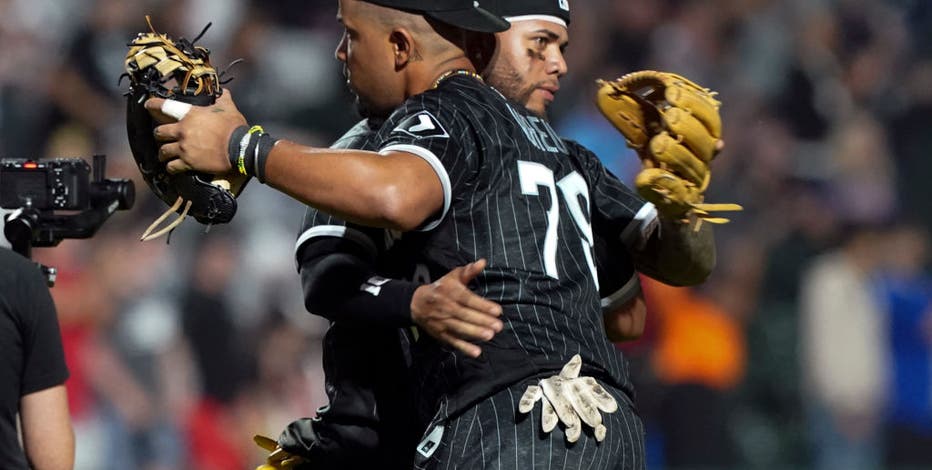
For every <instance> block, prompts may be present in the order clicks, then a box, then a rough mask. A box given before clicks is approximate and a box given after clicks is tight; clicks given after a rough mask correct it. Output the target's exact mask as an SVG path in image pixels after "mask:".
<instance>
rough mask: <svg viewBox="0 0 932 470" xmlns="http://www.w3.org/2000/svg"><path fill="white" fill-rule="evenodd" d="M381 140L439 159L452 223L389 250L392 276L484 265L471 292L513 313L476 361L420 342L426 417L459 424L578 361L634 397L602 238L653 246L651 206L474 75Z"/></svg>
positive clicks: (391, 125)
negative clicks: (605, 282)
mask: <svg viewBox="0 0 932 470" xmlns="http://www.w3.org/2000/svg"><path fill="white" fill-rule="evenodd" d="M376 140H377V141H378V142H377V145H378V148H379V151H380V152H382V153H385V152H389V151H404V152H409V153H412V154H415V155H418V156H420V157H421V158H423V159H424V160H425V161H427V162H428V163H429V164H430V165H431V166H432V167H433V168H434V170H435V171H436V173H437V176H438V178H439V179H440V181H441V184H442V187H443V192H444V201H443V209H442V211H441V212H440V213H438V214H436V216H435V217H433V218H432V219H431V220H428V221H426V222H425V224H424V226H423V227H422V229H421V230H419V231H416V232H410V233H406V234H403V235H400V236H398V235H397V234H396V236H395V237H394V238H393V239H392V240H391V243H392V245H391V247H390V249H389V256H388V258H390V259H392V260H393V262H391V263H389V264H388V265H387V266H416V267H418V269H421V270H423V269H426V270H427V271H429V273H430V277H431V278H436V277H438V276H441V275H443V274H445V273H446V272H448V271H449V270H450V269H452V268H455V267H457V266H461V265H464V264H467V263H469V262H472V261H474V260H476V259H478V258H486V259H487V260H488V262H489V264H488V267H487V268H486V270H485V271H484V272H483V273H482V274H481V275H480V276H479V277H478V279H477V280H476V282H475V285H473V286H471V288H473V290H474V291H475V292H476V293H478V294H479V295H481V296H483V297H486V298H488V299H490V300H493V301H496V302H498V303H500V304H501V305H502V307H503V309H504V314H503V321H504V323H505V329H504V331H502V332H501V333H499V334H498V335H496V336H495V338H494V339H493V340H492V341H490V342H488V343H483V344H482V347H483V354H482V356H480V357H479V358H477V359H471V358H467V357H465V356H463V355H461V354H458V353H456V352H453V351H452V350H451V349H449V348H445V347H443V346H441V345H440V344H438V343H436V342H434V341H432V340H430V339H422V340H421V341H419V342H418V347H417V348H416V349H417V357H416V358H415V368H416V371H415V376H416V377H419V379H420V380H421V384H420V387H419V389H420V392H421V396H420V400H419V404H420V405H422V406H424V407H427V408H428V409H430V410H431V411H429V412H433V411H436V410H437V409H439V410H440V412H441V413H443V414H445V415H453V414H455V413H456V412H458V411H460V410H462V409H463V408H465V407H466V406H468V405H469V404H471V403H474V402H476V401H478V400H480V399H482V398H484V397H486V396H489V395H491V394H492V393H494V392H496V391H498V390H501V389H502V388H504V387H506V386H508V385H509V384H513V383H515V382H518V381H520V380H522V379H525V378H528V377H532V376H537V375H543V374H548V375H549V374H551V373H552V372H554V371H558V370H559V369H560V368H561V367H562V366H563V365H564V364H565V363H566V362H567V361H568V360H569V359H570V357H572V356H573V355H574V354H577V353H578V354H581V355H582V357H583V360H584V364H585V368H586V371H587V372H588V373H590V374H593V375H596V376H600V377H602V378H603V379H605V380H607V381H609V382H610V383H612V384H614V385H615V386H617V387H620V388H622V389H624V390H626V391H629V392H630V382H629V380H628V372H627V365H626V362H625V360H624V358H623V357H622V355H621V353H620V352H619V351H618V350H617V349H616V348H615V347H614V345H613V344H612V343H610V342H609V341H608V340H607V338H606V336H605V331H604V326H603V323H602V314H601V309H600V295H599V281H598V277H597V275H596V266H595V262H594V259H593V245H594V242H595V237H596V235H598V236H599V237H603V238H604V239H605V240H606V241H608V242H609V243H613V242H614V243H622V242H624V243H626V244H627V245H628V246H632V245H636V244H638V243H642V242H643V240H645V239H646V237H647V236H649V235H650V233H651V232H652V231H653V230H654V229H655V228H656V223H657V218H656V210H655V209H654V208H653V206H652V205H650V204H648V203H645V202H644V200H643V199H641V198H640V197H639V196H638V195H637V194H635V193H634V192H633V191H631V190H630V189H629V188H628V187H626V186H625V185H624V184H623V183H621V182H620V181H619V180H618V179H617V178H615V177H614V176H613V175H611V174H610V173H609V172H608V171H607V170H605V168H604V167H603V166H602V164H601V163H600V162H599V160H598V158H597V157H596V156H595V155H593V154H592V153H591V152H589V151H588V150H586V149H585V148H583V147H582V146H580V145H579V144H576V143H574V142H567V141H563V140H561V139H560V138H559V137H558V136H557V134H556V133H555V132H554V130H553V129H552V128H551V127H550V125H549V124H548V123H547V122H546V121H545V120H543V119H541V118H539V117H537V116H534V115H532V114H530V113H529V112H528V111H526V110H525V109H524V108H523V107H521V106H519V105H516V104H514V103H510V102H508V101H507V100H506V99H505V98H504V97H503V96H502V95H501V94H499V93H498V92H497V91H495V90H494V89H492V88H490V87H488V86H486V85H484V84H482V83H481V82H479V81H478V80H476V79H474V78H471V77H469V76H453V77H451V78H449V79H447V80H445V81H444V82H443V83H442V84H441V85H440V87H438V88H437V89H435V90H431V91H428V92H425V93H423V94H420V95H417V96H414V97H412V98H410V99H409V100H407V101H406V102H405V103H404V104H403V105H402V106H401V107H400V108H399V109H398V110H396V111H395V112H394V113H393V114H392V116H391V117H390V118H389V119H388V120H387V121H386V123H385V124H384V125H383V126H382V128H381V129H380V131H379V134H378V136H377V137H376ZM628 262H630V260H628ZM396 274H399V275H400V274H401V273H396ZM423 411H426V410H423Z"/></svg>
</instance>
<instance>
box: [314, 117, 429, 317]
mask: <svg viewBox="0 0 932 470" xmlns="http://www.w3.org/2000/svg"><path fill="white" fill-rule="evenodd" d="M375 137H376V132H375V130H374V129H373V125H372V123H370V122H368V121H365V120H364V121H361V122H360V123H359V124H357V125H356V126H354V127H353V128H352V129H350V130H349V131H348V132H347V133H346V134H345V135H344V136H343V137H341V138H340V139H339V140H337V142H336V143H335V144H334V145H333V148H358V149H363V150H372V149H374V147H373V142H374V141H375ZM386 235H387V234H386V232H385V230H383V229H377V228H372V227H364V226H361V225H356V224H349V223H347V222H346V221H344V220H342V219H339V218H336V217H334V216H332V215H330V214H327V213H326V212H321V211H319V210H317V209H315V208H313V207H308V208H307V210H306V212H305V214H304V221H303V223H302V225H301V231H300V233H299V235H298V240H297V241H296V242H295V261H296V263H297V268H298V273H299V274H300V275H301V286H302V289H303V291H304V305H305V307H306V308H307V310H308V311H309V312H311V313H313V314H315V315H320V316H322V317H325V318H327V319H330V320H334V321H336V320H339V321H340V322H341V323H345V324H347V325H350V326H352V325H360V326H365V327H372V326H408V325H410V324H411V314H410V305H411V298H412V297H413V296H414V290H415V289H417V285H416V284H414V283H411V282H408V281H404V280H389V279H385V278H382V277H380V276H377V275H376V269H377V259H378V257H379V256H380V254H381V253H383V252H384V249H385V240H386Z"/></svg>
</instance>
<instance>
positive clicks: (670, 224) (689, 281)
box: [634, 218, 715, 286]
mask: <svg viewBox="0 0 932 470" xmlns="http://www.w3.org/2000/svg"><path fill="white" fill-rule="evenodd" d="M634 258H635V266H636V268H637V270H638V271H639V272H641V273H643V274H646V275H648V276H650V277H652V278H654V279H656V280H658V281H661V282H663V283H665V284H669V285H672V286H694V285H698V284H701V283H703V282H705V280H706V278H708V277H709V274H711V273H712V269H713V268H714V267H715V238H714V236H713V233H712V227H711V226H710V224H707V223H706V224H702V227H701V228H700V229H699V230H698V231H697V230H695V225H694V224H684V223H680V222H676V221H669V220H666V219H664V218H661V219H660V229H659V230H657V231H656V232H654V234H653V236H651V238H650V239H649V240H648V242H647V244H646V245H645V247H644V249H643V250H640V251H637V252H635V253H634Z"/></svg>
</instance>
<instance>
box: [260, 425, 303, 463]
mask: <svg viewBox="0 0 932 470" xmlns="http://www.w3.org/2000/svg"><path fill="white" fill-rule="evenodd" d="M252 440H253V442H255V443H256V445H258V446H259V447H261V448H263V449H265V450H267V451H269V455H268V457H266V460H265V463H264V464H262V465H259V466H258V467H256V470H291V469H295V470H297V469H298V468H299V465H301V464H304V463H306V461H305V460H304V458H302V457H300V456H297V455H291V454H289V453H288V452H286V451H285V449H282V448H281V447H279V446H278V442H275V440H274V439H272V438H270V437H266V436H262V435H259V434H256V435H255V436H253V438H252Z"/></svg>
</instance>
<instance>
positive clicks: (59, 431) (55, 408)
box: [20, 385, 74, 470]
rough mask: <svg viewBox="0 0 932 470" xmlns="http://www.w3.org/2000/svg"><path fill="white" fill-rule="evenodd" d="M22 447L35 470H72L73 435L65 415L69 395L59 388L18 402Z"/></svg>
mask: <svg viewBox="0 0 932 470" xmlns="http://www.w3.org/2000/svg"><path fill="white" fill-rule="evenodd" d="M20 418H21V420H22V425H23V447H25V450H26V458H28V459H29V464H30V465H31V466H32V468H33V469H35V470H59V469H61V470H65V469H71V468H73V467H74V432H73V431H72V429H71V418H70V417H69V415H68V394H67V392H66V391H65V386H64V385H58V386H55V387H52V388H47V389H45V390H40V391H38V392H34V393H30V394H28V395H25V396H23V397H22V399H21V400H20Z"/></svg>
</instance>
